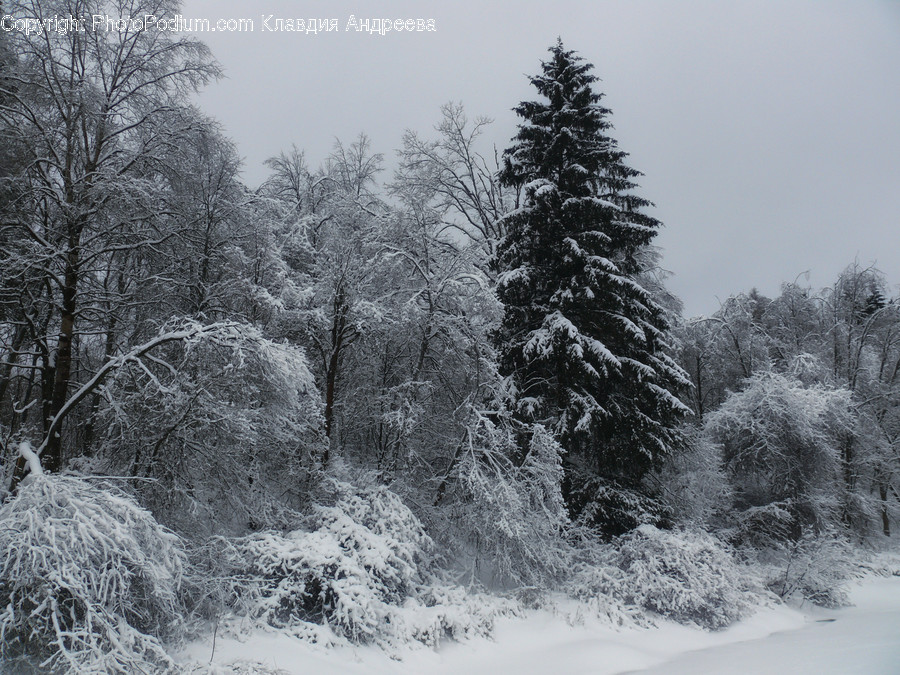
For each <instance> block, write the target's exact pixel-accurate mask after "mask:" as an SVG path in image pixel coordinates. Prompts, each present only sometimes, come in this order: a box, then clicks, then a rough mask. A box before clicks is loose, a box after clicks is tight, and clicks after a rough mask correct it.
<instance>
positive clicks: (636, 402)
mask: <svg viewBox="0 0 900 675" xmlns="http://www.w3.org/2000/svg"><path fill="white" fill-rule="evenodd" d="M549 51H550V53H551V58H550V59H549V60H548V61H546V62H544V63H543V71H542V72H541V74H540V75H537V76H535V77H533V78H532V79H531V82H532V84H533V85H534V86H535V88H536V89H537V90H538V93H539V94H540V95H541V96H542V97H543V98H544V100H542V101H526V102H523V103H521V104H520V105H519V106H518V107H517V108H516V109H515V110H516V112H517V113H518V114H519V116H520V117H522V118H523V120H524V122H523V123H522V124H520V126H519V131H518V134H517V135H516V137H515V138H514V142H513V145H512V147H511V148H509V149H508V150H507V151H506V153H505V155H504V169H503V171H502V172H501V175H500V179H501V181H502V182H503V183H504V184H506V185H510V186H514V187H517V188H519V189H520V190H522V204H521V207H520V208H518V209H517V210H515V211H513V212H512V213H510V214H509V215H508V216H506V218H505V223H504V225H505V228H506V236H505V237H504V239H503V240H502V241H501V243H500V245H499V248H498V254H497V258H496V260H495V264H496V266H497V269H498V272H499V280H498V292H499V295H500V299H501V300H502V302H503V303H504V305H505V315H504V319H503V323H502V326H501V328H500V330H499V332H498V336H497V341H498V347H499V351H500V354H501V369H502V371H503V374H504V375H507V376H509V377H510V378H511V381H512V384H513V391H514V399H515V405H516V413H517V415H518V416H519V417H520V418H521V419H522V420H523V421H529V422H530V421H535V422H540V423H542V424H544V425H545V426H547V427H548V428H551V429H553V430H554V433H555V435H556V437H557V438H558V440H559V441H560V442H561V444H562V446H563V447H564V448H565V450H566V451H567V461H568V462H569V463H570V468H574V469H577V470H578V471H579V472H580V473H584V472H585V471H587V472H588V473H589V474H592V475H594V476H595V477H596V476H599V477H601V478H604V479H608V480H611V481H614V482H615V483H618V484H620V485H622V486H628V485H631V486H634V485H635V484H636V482H637V481H638V479H640V477H641V476H642V475H644V474H645V473H646V471H647V470H648V469H649V468H650V467H652V466H653V465H654V464H655V463H656V461H657V460H658V459H660V458H661V457H662V456H663V455H665V454H666V453H667V452H668V450H669V449H670V448H671V447H672V446H673V445H674V444H675V442H676V440H677V435H676V432H675V431H674V424H675V422H676V421H677V420H678V419H679V418H680V417H681V416H682V415H683V414H684V413H685V412H686V411H687V409H686V408H685V407H684V406H683V405H682V404H681V402H680V401H679V400H678V399H677V398H676V397H675V396H674V395H673V393H672V392H673V391H674V390H675V389H676V388H677V387H679V386H689V385H687V382H686V378H685V375H684V373H683V371H681V369H680V368H679V367H678V366H677V365H676V364H675V363H674V362H673V361H672V360H671V359H670V358H669V356H668V354H667V351H668V347H669V345H668V340H669V335H668V328H669V326H668V321H667V317H666V312H665V310H664V309H663V308H662V307H661V306H660V305H658V304H657V303H656V302H654V300H653V298H652V297H651V295H650V293H649V292H648V291H647V290H645V289H644V288H643V287H642V286H641V285H640V284H639V283H638V281H637V279H638V278H639V277H640V275H641V274H642V272H645V271H646V270H644V269H643V267H644V265H643V264H642V262H641V260H647V259H648V257H647V256H642V255H641V253H642V251H644V250H646V247H647V246H648V244H650V242H651V240H652V239H653V237H654V236H655V235H656V234H657V231H658V229H659V227H660V223H659V222H658V221H657V220H655V219H654V218H652V217H650V216H649V215H647V214H646V213H644V212H643V210H644V209H645V208H646V207H648V206H651V204H650V202H648V201H647V200H645V199H642V198H640V197H637V196H635V195H634V194H633V192H632V191H633V189H634V188H635V187H636V184H635V182H634V179H635V178H636V177H637V176H639V175H641V174H640V173H639V172H638V171H636V170H634V169H632V168H630V167H628V166H627V165H626V164H625V163H624V160H625V158H626V156H627V154H626V153H624V152H622V151H621V150H619V149H618V146H617V144H616V141H615V140H613V139H612V138H610V137H609V136H608V135H607V132H608V130H609V129H610V128H611V125H610V123H609V121H608V120H607V117H608V115H609V114H610V111H609V110H608V109H606V108H605V107H603V106H602V105H601V104H600V100H601V96H602V95H601V94H599V93H596V92H595V91H594V90H593V88H592V84H593V83H594V82H595V81H596V80H597V78H596V77H595V76H594V75H593V74H591V70H592V68H593V66H592V65H591V64H589V63H586V62H585V61H584V60H583V59H582V58H580V57H578V56H577V55H576V54H575V53H574V52H572V51H568V50H566V49H564V47H563V44H562V41H561V40H560V41H558V42H557V44H556V45H555V46H553V47H552V48H551V49H550V50H549ZM573 462H574V464H572V463H573Z"/></svg>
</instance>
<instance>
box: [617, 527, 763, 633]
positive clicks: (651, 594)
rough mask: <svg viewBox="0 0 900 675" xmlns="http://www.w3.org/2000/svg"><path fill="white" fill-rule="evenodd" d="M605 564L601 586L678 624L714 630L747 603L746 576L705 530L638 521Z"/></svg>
mask: <svg viewBox="0 0 900 675" xmlns="http://www.w3.org/2000/svg"><path fill="white" fill-rule="evenodd" d="M609 563H610V568H609V569H608V570H607V571H606V574H607V575H608V576H607V578H606V580H605V583H603V584H601V588H602V590H604V591H605V592H606V593H607V594H609V595H612V596H613V597H616V598H618V599H620V600H621V601H622V602H624V603H625V604H627V605H633V606H636V607H640V608H641V609H643V610H647V611H650V612H653V613H655V614H658V615H660V616H663V617H665V618H668V619H672V620H674V621H677V622H679V623H685V624H693V625H697V626H700V627H702V628H706V629H709V630H717V629H720V628H724V627H726V626H728V625H729V624H731V623H733V622H735V621H737V620H738V619H740V618H741V617H742V616H743V615H744V614H745V613H746V612H747V611H748V609H749V608H750V606H751V600H752V593H751V589H749V588H748V587H747V585H746V584H747V581H746V574H745V573H742V571H741V570H740V569H739V568H738V566H737V564H736V563H735V560H734V558H733V557H732V555H731V553H730V552H729V551H728V550H727V549H726V548H725V547H724V546H723V545H722V544H721V543H719V542H718V541H717V540H716V539H714V538H713V537H711V536H709V535H707V534H702V533H699V532H667V531H664V530H659V529H657V528H655V527H653V526H652V525H641V526H640V527H639V528H637V529H636V530H635V531H633V532H631V533H629V534H627V535H625V536H624V537H622V538H621V539H620V540H619V541H618V542H617V546H616V550H615V553H614V554H613V555H612V556H611V557H610V559H609Z"/></svg>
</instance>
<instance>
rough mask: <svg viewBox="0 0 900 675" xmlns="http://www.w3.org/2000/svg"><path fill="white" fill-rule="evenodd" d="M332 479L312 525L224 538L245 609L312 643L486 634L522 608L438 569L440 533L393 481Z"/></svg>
mask: <svg viewBox="0 0 900 675" xmlns="http://www.w3.org/2000/svg"><path fill="white" fill-rule="evenodd" d="M324 487H325V488H326V489H327V490H329V491H330V492H331V498H330V499H329V500H327V502H326V503H318V504H316V505H315V506H314V507H313V511H312V514H311V515H310V517H309V518H308V519H307V523H306V527H305V528H303V529H299V530H295V531H292V532H288V533H280V532H275V531H267V532H260V533H257V534H253V535H250V536H247V537H242V538H240V539H232V540H225V539H221V540H219V544H220V546H221V550H220V552H221V558H222V559H223V560H224V561H225V563H226V568H227V570H226V578H227V579H228V581H226V585H229V584H230V593H229V594H228V595H230V605H231V607H232V610H233V611H234V612H235V614H236V616H237V617H245V618H249V619H251V620H252V621H253V622H260V623H262V624H266V625H269V626H271V627H274V628H277V629H279V630H283V631H287V632H289V633H291V634H293V635H295V636H297V637H299V638H301V639H303V640H307V641H309V642H314V643H325V644H330V643H332V642H352V643H375V644H377V645H379V646H380V647H382V648H384V649H387V650H389V651H390V650H392V649H394V648H395V647H397V646H398V645H401V644H408V643H412V642H418V643H423V644H426V645H429V646H434V645H436V644H437V643H439V642H440V641H441V640H443V639H445V638H450V639H457V640H459V639H464V638H468V637H472V636H474V635H487V634H489V633H490V632H491V630H492V629H493V624H494V619H495V618H496V617H497V616H499V615H502V614H508V613H510V612H514V611H515V607H514V606H513V605H512V604H511V603H509V602H505V601H503V600H500V599H496V598H490V597H486V596H473V595H472V594H469V593H467V592H465V591H464V590H463V589H460V588H455V587H449V586H444V585H442V584H441V583H439V582H438V581H437V580H436V579H435V578H434V577H433V576H431V575H430V573H429V571H428V570H429V560H430V557H431V553H432V549H433V546H434V545H433V542H432V540H431V539H430V537H429V536H428V535H427V534H426V533H425V530H424V529H423V527H422V524H421V523H420V522H419V520H418V518H416V516H415V515H414V514H413V513H412V512H411V511H410V510H409V508H407V507H406V505H405V504H403V502H402V500H401V499H400V497H398V496H397V495H396V494H394V493H393V492H391V491H390V490H388V489H387V488H386V487H384V486H375V485H373V486H370V487H359V486H355V485H353V484H351V483H349V482H346V481H341V480H336V479H334V478H329V479H327V480H326V482H325V486H324ZM233 618H234V617H233Z"/></svg>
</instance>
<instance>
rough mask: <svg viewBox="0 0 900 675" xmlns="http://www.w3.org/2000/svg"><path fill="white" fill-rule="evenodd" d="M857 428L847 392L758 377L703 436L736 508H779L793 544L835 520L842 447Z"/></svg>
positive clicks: (711, 420) (727, 405)
mask: <svg viewBox="0 0 900 675" xmlns="http://www.w3.org/2000/svg"><path fill="white" fill-rule="evenodd" d="M854 423H855V421H854V412H853V405H852V403H851V400H850V392H849V391H847V390H846V389H831V388H827V387H822V386H810V387H806V386H804V385H803V383H802V382H800V381H799V380H796V379H793V378H789V377H785V376H783V375H779V374H777V373H760V374H758V375H754V376H753V377H751V378H749V379H748V380H747V381H746V383H745V388H744V390H743V391H740V392H737V393H733V394H731V395H730V396H729V397H728V399H727V400H726V401H725V403H723V404H722V406H721V407H720V408H719V409H718V410H716V411H715V412H713V413H711V414H710V415H709V416H708V417H707V418H706V423H705V427H704V432H705V435H706V436H707V437H708V438H710V439H711V440H712V441H714V442H716V443H719V444H720V445H721V446H722V449H723V457H724V460H725V468H726V470H727V472H728V474H729V477H730V478H731V480H732V483H733V485H734V488H735V497H736V500H737V502H738V503H737V506H738V507H739V508H748V507H750V508H754V507H761V506H765V505H767V504H772V503H775V502H780V503H782V504H783V505H784V508H785V509H786V510H787V511H788V512H789V513H790V514H791V516H792V519H793V521H794V522H793V525H792V528H791V532H790V534H791V536H792V537H794V538H796V537H798V536H799V535H800V534H801V531H802V529H803V528H805V527H812V528H817V529H821V528H824V527H828V525H829V524H830V523H833V522H836V519H837V518H838V511H839V507H840V501H839V499H838V495H840V494H841V492H842V486H841V483H840V475H839V468H840V451H839V444H840V442H841V440H842V438H843V436H844V435H845V434H846V433H848V432H849V430H850V429H851V428H852V427H853V425H854Z"/></svg>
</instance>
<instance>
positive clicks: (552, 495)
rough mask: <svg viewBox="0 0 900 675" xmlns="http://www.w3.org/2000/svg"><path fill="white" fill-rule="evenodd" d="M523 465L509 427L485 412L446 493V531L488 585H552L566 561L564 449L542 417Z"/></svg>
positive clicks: (561, 574)
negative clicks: (450, 522)
mask: <svg viewBox="0 0 900 675" xmlns="http://www.w3.org/2000/svg"><path fill="white" fill-rule="evenodd" d="M529 431H530V434H531V438H530V441H529V444H528V452H527V454H526V456H525V458H524V461H523V462H522V463H521V465H517V464H516V463H515V462H513V461H512V460H511V459H510V457H511V456H513V455H514V454H515V453H516V452H517V446H516V444H515V441H514V440H513V438H512V432H511V430H510V429H509V428H508V427H507V426H505V425H495V424H493V423H492V422H491V421H490V420H487V419H485V418H484V417H482V418H480V419H479V420H478V425H477V426H476V428H475V429H474V430H473V431H472V433H471V436H470V438H469V440H470V442H469V444H468V446H467V447H465V448H464V451H463V452H462V454H461V457H460V460H459V462H458V464H457V466H456V469H455V471H454V473H453V479H454V485H453V488H452V489H451V491H450V493H449V495H448V496H449V500H448V502H449V504H450V505H451V514H452V520H453V527H452V528H451V529H450V530H449V531H448V532H447V534H446V535H445V537H446V539H447V540H448V544H449V547H452V548H454V549H455V551H456V554H457V557H458V558H460V559H461V562H462V563H463V564H469V562H468V561H469V560H470V561H471V566H472V576H473V577H475V578H477V579H478V580H480V581H482V582H484V583H487V584H490V585H492V586H506V587H509V586H522V585H531V586H540V587H543V588H546V587H548V586H552V585H553V584H555V583H556V582H558V581H559V579H561V578H563V577H564V576H565V574H566V573H567V571H568V567H569V564H570V549H569V546H568V544H567V541H566V539H565V535H566V530H567V527H568V525H569V518H568V514H567V512H566V506H565V502H564V501H563V497H562V491H561V484H562V480H563V468H562V461H561V453H562V449H561V448H560V446H559V444H558V443H557V442H556V441H555V440H554V439H553V438H552V436H550V434H549V433H548V432H547V431H546V430H545V429H544V428H543V427H542V426H540V425H535V426H534V427H532V428H531V429H530V430H529Z"/></svg>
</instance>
